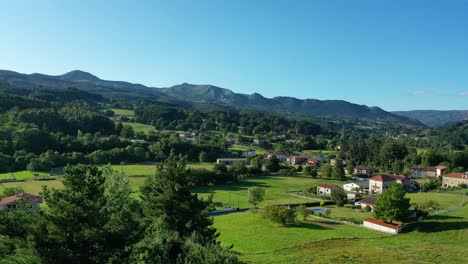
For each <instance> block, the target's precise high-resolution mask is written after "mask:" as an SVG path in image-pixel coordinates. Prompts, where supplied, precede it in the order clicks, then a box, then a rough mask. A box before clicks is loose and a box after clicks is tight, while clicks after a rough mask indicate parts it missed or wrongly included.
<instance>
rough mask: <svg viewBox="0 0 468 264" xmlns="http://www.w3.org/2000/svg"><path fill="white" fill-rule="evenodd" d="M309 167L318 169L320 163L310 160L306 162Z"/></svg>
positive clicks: (314, 159) (313, 159)
mask: <svg viewBox="0 0 468 264" xmlns="http://www.w3.org/2000/svg"><path fill="white" fill-rule="evenodd" d="M306 166H307V167H312V168H317V167H318V166H319V162H318V160H317V159H316V158H308V159H307V162H306Z"/></svg>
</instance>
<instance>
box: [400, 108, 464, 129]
mask: <svg viewBox="0 0 468 264" xmlns="http://www.w3.org/2000/svg"><path fill="white" fill-rule="evenodd" d="M393 113H394V114H396V115H400V116H405V117H409V118H412V119H415V120H418V121H420V122H421V123H423V124H425V125H427V126H429V127H439V126H443V125H445V124H449V123H453V122H460V121H463V120H467V119H468V110H447V111H438V110H413V111H396V112H393Z"/></svg>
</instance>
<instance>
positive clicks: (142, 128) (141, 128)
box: [122, 122, 154, 133]
mask: <svg viewBox="0 0 468 264" xmlns="http://www.w3.org/2000/svg"><path fill="white" fill-rule="evenodd" d="M122 124H123V125H129V126H131V127H133V130H134V131H135V132H143V133H149V132H150V131H154V127H153V126H150V125H145V124H142V123H133V122H122Z"/></svg>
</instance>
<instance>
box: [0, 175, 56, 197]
mask: <svg viewBox="0 0 468 264" xmlns="http://www.w3.org/2000/svg"><path fill="white" fill-rule="evenodd" d="M43 185H46V186H48V187H51V188H62V187H63V184H62V180H61V179H57V180H52V181H25V182H5V183H0V192H2V191H3V190H4V189H6V188H12V187H20V188H23V190H24V191H25V192H28V193H32V194H39V192H41V191H42V186H43Z"/></svg>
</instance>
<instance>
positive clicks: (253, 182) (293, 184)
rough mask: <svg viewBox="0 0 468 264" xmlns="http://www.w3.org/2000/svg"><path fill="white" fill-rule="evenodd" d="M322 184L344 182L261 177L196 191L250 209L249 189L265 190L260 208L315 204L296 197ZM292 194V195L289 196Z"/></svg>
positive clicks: (311, 200) (296, 177)
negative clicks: (273, 205)
mask: <svg viewBox="0 0 468 264" xmlns="http://www.w3.org/2000/svg"><path fill="white" fill-rule="evenodd" d="M321 182H328V183H334V184H338V185H341V184H343V182H341V181H334V180H322V179H313V178H311V177H306V176H295V177H282V176H261V177H254V178H248V179H245V180H242V181H239V182H234V183H227V184H221V185H216V186H209V187H200V188H196V189H195V190H194V192H195V193H197V194H199V195H200V196H201V197H207V196H208V195H211V194H212V195H213V200H214V201H215V202H222V203H223V204H225V205H227V204H231V205H232V206H237V199H238V198H239V204H240V207H241V208H248V207H249V203H248V188H250V187H254V186H258V187H262V188H265V191H266V192H265V201H264V202H262V203H261V204H260V207H262V206H265V205H269V204H289V203H306V202H315V201H317V200H315V199H312V198H303V197H297V196H294V194H297V192H298V191H303V190H305V189H306V188H308V187H311V186H314V185H317V184H319V183H321ZM288 192H290V193H291V194H293V195H291V194H289V193H288Z"/></svg>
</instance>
